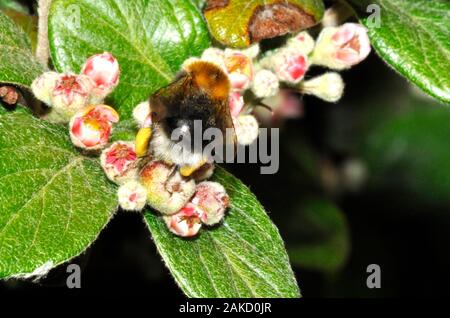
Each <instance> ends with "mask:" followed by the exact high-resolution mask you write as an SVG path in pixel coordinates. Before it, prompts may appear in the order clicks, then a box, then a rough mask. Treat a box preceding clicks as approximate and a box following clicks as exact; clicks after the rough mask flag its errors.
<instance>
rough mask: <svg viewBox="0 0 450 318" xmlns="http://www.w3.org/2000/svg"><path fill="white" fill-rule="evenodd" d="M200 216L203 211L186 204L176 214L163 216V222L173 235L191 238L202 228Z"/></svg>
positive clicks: (193, 205)
mask: <svg viewBox="0 0 450 318" xmlns="http://www.w3.org/2000/svg"><path fill="white" fill-rule="evenodd" d="M202 215H203V211H202V210H200V209H199V208H198V207H197V206H196V205H195V204H192V203H187V204H186V205H185V206H184V207H183V208H182V209H181V210H180V211H179V212H178V213H176V214H173V215H171V216H165V217H164V221H165V222H166V224H167V227H168V228H169V230H170V231H171V232H172V233H174V234H175V235H178V236H181V237H192V236H195V235H197V233H198V232H199V231H200V228H201V227H202V222H201V217H202Z"/></svg>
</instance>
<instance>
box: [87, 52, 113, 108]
mask: <svg viewBox="0 0 450 318" xmlns="http://www.w3.org/2000/svg"><path fill="white" fill-rule="evenodd" d="M81 74H84V75H86V76H88V77H89V78H90V79H91V80H92V82H93V89H92V94H91V100H90V103H92V104H99V103H103V100H104V99H105V97H106V96H107V95H108V94H110V93H111V92H112V91H113V90H114V88H115V87H116V86H117V85H118V84H119V75H120V68H119V62H118V61H117V59H116V58H115V57H114V56H113V55H112V54H111V53H108V52H105V53H102V54H96V55H93V56H91V57H90V58H88V59H87V61H86V63H85V64H84V65H83V67H82V69H81Z"/></svg>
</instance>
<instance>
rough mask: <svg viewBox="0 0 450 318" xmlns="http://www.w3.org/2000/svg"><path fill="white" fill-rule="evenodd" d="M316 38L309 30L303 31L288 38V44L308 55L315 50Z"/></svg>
mask: <svg viewBox="0 0 450 318" xmlns="http://www.w3.org/2000/svg"><path fill="white" fill-rule="evenodd" d="M314 45H315V42H314V39H313V38H312V36H311V35H309V33H308V32H307V31H302V32H300V33H299V34H297V35H296V36H294V37H292V38H290V39H289V40H288V43H287V46H288V47H289V48H292V49H294V50H297V51H299V52H302V53H303V54H305V55H308V54H309V53H311V52H312V51H313V50H314Z"/></svg>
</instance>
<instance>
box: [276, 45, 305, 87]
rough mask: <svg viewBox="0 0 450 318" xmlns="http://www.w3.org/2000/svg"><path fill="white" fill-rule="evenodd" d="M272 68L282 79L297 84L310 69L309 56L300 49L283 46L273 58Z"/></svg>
mask: <svg viewBox="0 0 450 318" xmlns="http://www.w3.org/2000/svg"><path fill="white" fill-rule="evenodd" d="M271 62H272V63H273V65H272V68H273V70H274V71H275V74H276V75H277V76H278V78H279V79H280V80H281V81H284V82H288V83H292V84H296V83H299V82H300V81H301V80H302V79H303V77H304V76H305V73H306V71H307V70H308V67H309V64H308V57H307V55H306V54H304V53H302V52H301V51H299V50H296V49H292V48H289V47H287V48H283V49H281V50H279V51H278V52H277V53H275V54H274V55H273V57H272V58H271Z"/></svg>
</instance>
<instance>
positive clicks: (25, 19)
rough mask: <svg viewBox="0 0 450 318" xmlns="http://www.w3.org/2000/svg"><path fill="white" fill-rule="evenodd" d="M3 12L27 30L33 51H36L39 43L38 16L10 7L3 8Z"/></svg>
mask: <svg viewBox="0 0 450 318" xmlns="http://www.w3.org/2000/svg"><path fill="white" fill-rule="evenodd" d="M3 12H4V13H5V14H6V15H7V16H8V17H10V18H11V19H12V20H13V21H14V22H15V23H16V24H17V25H18V26H20V27H21V28H22V29H23V30H24V31H25V33H26V34H27V36H28V38H29V39H30V41H31V48H32V52H35V50H36V45H37V33H38V17H37V16H33V15H29V14H27V13H23V12H21V11H16V10H10V9H6V10H3Z"/></svg>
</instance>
